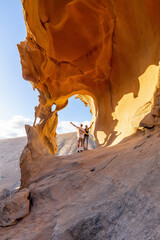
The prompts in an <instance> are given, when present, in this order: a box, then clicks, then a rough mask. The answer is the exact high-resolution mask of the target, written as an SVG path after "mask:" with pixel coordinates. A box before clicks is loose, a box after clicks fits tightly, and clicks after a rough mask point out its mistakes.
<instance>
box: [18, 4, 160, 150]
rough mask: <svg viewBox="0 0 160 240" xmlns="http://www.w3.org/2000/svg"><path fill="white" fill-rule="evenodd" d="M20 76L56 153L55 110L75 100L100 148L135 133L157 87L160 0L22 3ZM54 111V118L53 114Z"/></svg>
mask: <svg viewBox="0 0 160 240" xmlns="http://www.w3.org/2000/svg"><path fill="white" fill-rule="evenodd" d="M22 4H23V9H24V18H25V22H26V28H27V37H26V40H25V41H24V42H21V43H20V44H19V45H18V48H19V52H20V56H21V63H22V69H23V77H24V78H25V79H26V80H28V81H30V83H31V84H32V85H33V88H34V89H35V88H36V89H38V91H39V106H38V107H36V108H35V122H36V118H37V117H39V118H40V123H39V124H38V125H36V126H34V127H36V128H37V130H38V132H39V135H40V137H41V138H42V140H43V142H44V143H45V144H46V145H47V146H48V147H49V149H50V151H51V152H52V153H53V154H55V153H56V152H57V150H58V148H57V142H56V126H57V123H58V114H57V113H58V111H60V110H61V109H63V108H64V107H65V106H66V105H67V103H68V98H69V97H71V96H73V95H77V97H79V98H80V99H81V100H82V101H83V102H84V103H85V104H88V105H89V107H90V110H91V112H92V114H93V120H94V123H95V124H94V126H93V129H92V132H93V133H94V136H95V139H96V140H97V141H98V142H99V144H100V145H106V144H115V143H117V142H119V141H120V140H121V139H123V138H124V137H126V136H128V135H130V134H132V133H133V132H135V129H136V128H137V126H138V125H139V122H140V121H141V120H142V119H143V117H144V116H145V115H146V114H148V113H149V112H150V111H151V109H152V107H153V104H154V94H155V92H156V90H157V88H158V87H159V59H160V47H159V46H160V45H159V42H160V27H159V23H160V14H159V8H160V2H159V0H154V1H152V0H143V1H139V0H134V1H129V0H118V1H113V0H100V1H97V0H85V1H84V0H61V1H56V0H35V1H32V0H24V1H22ZM54 104H55V106H56V108H55V111H52V110H51V107H52V106H53V105H54Z"/></svg>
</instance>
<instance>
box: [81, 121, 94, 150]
mask: <svg viewBox="0 0 160 240" xmlns="http://www.w3.org/2000/svg"><path fill="white" fill-rule="evenodd" d="M93 123H94V122H92V123H91V125H90V127H88V125H85V129H84V130H85V133H84V143H83V146H84V150H88V141H89V129H90V128H91V127H92V125H93Z"/></svg>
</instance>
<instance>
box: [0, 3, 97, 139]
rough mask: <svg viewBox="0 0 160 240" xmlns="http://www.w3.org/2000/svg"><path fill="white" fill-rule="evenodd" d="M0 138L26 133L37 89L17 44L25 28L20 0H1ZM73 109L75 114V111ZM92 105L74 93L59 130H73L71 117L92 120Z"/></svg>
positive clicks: (75, 119)
mask: <svg viewBox="0 0 160 240" xmlns="http://www.w3.org/2000/svg"><path fill="white" fill-rule="evenodd" d="M0 36H1V37H0V139H3V138H10V137H19V136H24V135H25V132H24V124H25V123H26V124H32V122H33V119H34V107H35V106H36V105H38V93H37V91H33V89H32V85H31V84H30V83H29V82H27V81H25V80H24V79H23V78H22V70H21V64H20V58H19V53H18V49H17V44H18V43H19V42H20V41H23V40H25V37H26V28H25V23H24V19H23V11H22V5H21V1H20V0H5V1H1V7H0ZM73 113H74V114H73ZM91 118H92V116H91V114H90V110H89V107H87V108H86V107H85V106H84V104H83V103H82V102H81V101H80V100H78V99H76V100H75V99H74V97H72V98H71V99H70V100H69V105H68V106H67V107H66V108H65V109H64V110H62V111H60V112H59V126H58V129H57V130H58V133H64V132H69V131H74V128H73V127H71V126H70V125H69V121H74V122H75V123H77V124H79V123H80V122H84V121H90V120H91Z"/></svg>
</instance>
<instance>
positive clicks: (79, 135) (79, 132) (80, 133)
mask: <svg viewBox="0 0 160 240" xmlns="http://www.w3.org/2000/svg"><path fill="white" fill-rule="evenodd" d="M84 133H85V131H84V129H83V128H82V127H77V138H84Z"/></svg>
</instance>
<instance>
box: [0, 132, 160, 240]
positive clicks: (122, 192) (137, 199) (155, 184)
mask: <svg viewBox="0 0 160 240" xmlns="http://www.w3.org/2000/svg"><path fill="white" fill-rule="evenodd" d="M159 141H160V134H159V132H152V131H151V132H148V133H141V134H140V135H138V136H134V137H133V138H131V139H128V140H126V141H123V142H121V143H120V144H118V145H116V146H113V147H108V148H107V147H103V148H97V149H94V150H89V151H87V152H84V153H81V154H72V155H70V156H58V157H53V158H52V159H51V158H48V159H45V161H44V163H43V162H42V163H41V165H40V166H38V168H37V172H36V173H35V175H34V176H33V178H32V183H31V184H30V186H29V187H28V188H27V189H23V190H22V192H21V191H20V192H19V193H18V194H21V196H19V197H18V199H19V205H18V203H17V205H18V206H17V209H18V210H17V212H16V214H15V211H14V210H15V209H14V206H15V205H13V204H12V199H13V202H14V203H15V199H16V196H11V198H7V199H6V200H3V201H1V210H0V211H1V214H0V226H1V228H0V239H1V240H6V239H8V240H11V239H12V240H22V239H23V240H28V239H31V240H151V239H152V240H159V239H160V184H159V183H160V148H159ZM28 193H29V197H26V195H27V194H28ZM15 195H16V194H15ZM17 201H18V200H17ZM23 202H24V204H22V203H23ZM28 202H29V204H30V208H29V207H28V212H27V211H26V208H25V209H23V206H24V205H25V206H27V203H28ZM6 206H7V207H6ZM8 212H10V213H13V214H10V215H8ZM18 213H19V215H18ZM8 216H9V217H8ZM18 216H21V217H18ZM11 223H12V224H14V225H13V226H10V225H11ZM6 225H8V226H7V227H5V226H6Z"/></svg>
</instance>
